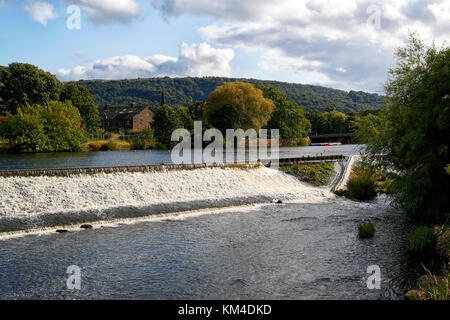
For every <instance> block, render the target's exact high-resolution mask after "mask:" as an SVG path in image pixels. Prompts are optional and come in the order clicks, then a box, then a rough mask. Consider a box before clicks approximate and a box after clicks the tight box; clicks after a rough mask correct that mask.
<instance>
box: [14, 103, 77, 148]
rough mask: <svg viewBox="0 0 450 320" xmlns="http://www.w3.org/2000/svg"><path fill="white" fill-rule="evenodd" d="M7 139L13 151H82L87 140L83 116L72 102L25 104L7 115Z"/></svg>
mask: <svg viewBox="0 0 450 320" xmlns="http://www.w3.org/2000/svg"><path fill="white" fill-rule="evenodd" d="M6 126H7V130H6V132H7V138H8V140H9V147H10V149H11V150H13V151H14V152H19V153H22V152H57V151H81V148H82V144H83V143H84V142H85V141H86V137H85V135H84V131H83V129H82V128H81V116H80V113H79V112H78V109H77V108H75V107H74V106H72V104H71V103H70V102H65V103H62V102H59V101H50V102H48V103H47V104H45V105H44V106H41V105H33V106H31V105H26V106H24V107H21V108H18V109H17V113H16V114H15V115H14V116H10V117H8V118H7V123H6Z"/></svg>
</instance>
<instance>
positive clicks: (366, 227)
mask: <svg viewBox="0 0 450 320" xmlns="http://www.w3.org/2000/svg"><path fill="white" fill-rule="evenodd" d="M374 233H375V226H374V225H373V223H372V222H363V223H361V224H360V225H358V236H359V237H360V238H361V239H365V238H372V237H373V235H374Z"/></svg>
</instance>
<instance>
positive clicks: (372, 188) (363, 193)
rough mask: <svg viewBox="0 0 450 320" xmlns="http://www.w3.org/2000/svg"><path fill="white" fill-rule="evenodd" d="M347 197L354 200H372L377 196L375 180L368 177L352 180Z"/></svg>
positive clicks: (350, 180)
mask: <svg viewBox="0 0 450 320" xmlns="http://www.w3.org/2000/svg"><path fill="white" fill-rule="evenodd" d="M346 195H347V196H348V197H349V198H350V199H353V200H370V199H373V198H375V197H376V196H377V185H376V182H375V180H374V179H373V178H372V177H370V176H367V175H362V176H357V177H353V178H350V179H349V181H348V182H347V193H346Z"/></svg>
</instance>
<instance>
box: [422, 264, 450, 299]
mask: <svg viewBox="0 0 450 320" xmlns="http://www.w3.org/2000/svg"><path fill="white" fill-rule="evenodd" d="M425 270H426V271H427V273H428V275H426V276H422V277H420V280H419V290H418V291H417V292H416V297H415V299H414V300H450V289H449V287H448V282H449V280H450V272H449V270H446V269H444V272H443V276H442V277H437V276H435V275H433V274H431V272H430V271H428V270H427V269H426V268H425Z"/></svg>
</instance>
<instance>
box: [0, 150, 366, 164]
mask: <svg viewBox="0 0 450 320" xmlns="http://www.w3.org/2000/svg"><path fill="white" fill-rule="evenodd" d="M268 149H269V150H268V151H269V153H270V148H268ZM360 149H361V145H342V146H325V147H280V150H279V155H280V158H290V157H300V156H306V155H320V154H323V155H332V154H343V155H345V156H350V155H353V154H359V152H360ZM162 162H164V163H172V160H171V156H170V152H168V151H167V150H153V151H151V152H150V151H121V152H119V151H112V152H108V151H99V152H78V153H74V152H60V153H38V154H0V170H14V169H50V168H52V169H53V168H85V167H113V166H133V165H149V164H160V163H162Z"/></svg>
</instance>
